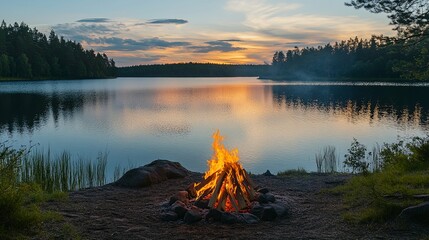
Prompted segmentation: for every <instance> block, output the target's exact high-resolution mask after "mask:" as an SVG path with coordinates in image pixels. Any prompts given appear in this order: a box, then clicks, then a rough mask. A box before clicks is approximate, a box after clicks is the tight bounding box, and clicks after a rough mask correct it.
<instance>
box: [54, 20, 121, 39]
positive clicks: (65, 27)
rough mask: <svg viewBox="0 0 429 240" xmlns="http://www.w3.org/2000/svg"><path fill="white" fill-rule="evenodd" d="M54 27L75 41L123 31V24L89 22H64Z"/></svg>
mask: <svg viewBox="0 0 429 240" xmlns="http://www.w3.org/2000/svg"><path fill="white" fill-rule="evenodd" d="M52 29H53V30H54V31H55V32H56V33H57V34H58V35H60V36H64V37H66V38H68V39H71V40H74V41H78V42H81V41H86V40H87V39H90V38H91V37H95V36H105V35H114V34H119V33H120V32H121V30H123V29H122V26H121V24H107V25H106V24H87V23H64V24H57V25H55V26H53V27H52Z"/></svg>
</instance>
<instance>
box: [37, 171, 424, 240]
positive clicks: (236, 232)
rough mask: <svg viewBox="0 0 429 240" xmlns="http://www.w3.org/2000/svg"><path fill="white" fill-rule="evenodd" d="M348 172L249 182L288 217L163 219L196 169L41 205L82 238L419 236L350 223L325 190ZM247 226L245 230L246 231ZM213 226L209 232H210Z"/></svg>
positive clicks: (389, 226)
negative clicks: (280, 204)
mask: <svg viewBox="0 0 429 240" xmlns="http://www.w3.org/2000/svg"><path fill="white" fill-rule="evenodd" d="M350 176H351V175H350V174H349V175H323V174H322V175H317V174H307V175H299V176H282V177H278V176H263V175H252V179H253V181H254V182H255V183H256V184H257V185H259V186H263V187H267V188H269V189H270V191H271V192H272V193H273V194H274V195H276V198H277V199H280V200H281V199H286V200H287V201H288V202H290V203H291V205H292V208H291V209H292V211H291V214H290V217H288V218H284V219H278V220H276V221H273V222H260V223H258V224H253V225H248V224H233V225H226V224H219V223H210V222H205V221H201V222H198V223H196V224H184V223H180V222H163V221H162V220H161V219H160V217H159V212H160V205H161V204H162V203H164V202H165V201H168V199H169V197H170V196H172V195H173V194H174V193H175V192H177V191H180V190H183V189H185V188H186V187H187V186H188V185H189V184H191V183H193V182H196V181H200V180H201V177H202V173H195V172H192V173H191V174H190V175H189V176H188V177H185V178H183V179H174V180H167V181H165V182H162V183H159V184H156V185H153V186H150V187H146V188H138V189H137V188H134V189H131V188H120V187H115V186H112V185H105V186H102V187H96V188H87V189H82V190H79V191H75V192H71V193H70V194H69V199H68V200H67V201H54V202H48V203H45V204H44V205H43V209H44V210H51V211H55V212H59V213H60V214H61V215H62V216H63V218H64V220H63V221H64V222H65V223H67V224H70V225H71V226H73V227H74V228H75V230H76V232H77V233H78V234H79V235H80V236H81V237H82V238H83V239H100V238H101V239H135V238H136V237H137V236H144V237H145V238H149V239H218V238H223V239H284V238H291V239H308V238H312V239H332V238H337V239H361V238H362V239H370V238H371V239H372V238H386V239H393V238H395V239H398V238H407V239H409V238H421V237H425V236H428V234H429V229H427V228H424V227H419V226H417V227H416V226H411V227H410V228H404V227H403V226H401V225H397V224H396V223H394V222H388V223H385V224H370V225H364V224H351V223H348V222H346V221H345V220H344V219H343V217H342V212H343V210H344V206H343V204H342V201H341V196H338V195H335V194H332V193H329V191H325V190H326V189H331V188H333V187H335V186H338V185H341V184H343V183H345V182H346V181H347V180H348V179H350ZM44 228H45V229H49V230H50V233H49V234H53V235H54V236H53V237H58V236H59V235H61V234H62V233H61V228H60V226H59V225H58V224H55V223H47V224H45V226H44ZM250 229H251V231H250ZM214 230H215V231H214Z"/></svg>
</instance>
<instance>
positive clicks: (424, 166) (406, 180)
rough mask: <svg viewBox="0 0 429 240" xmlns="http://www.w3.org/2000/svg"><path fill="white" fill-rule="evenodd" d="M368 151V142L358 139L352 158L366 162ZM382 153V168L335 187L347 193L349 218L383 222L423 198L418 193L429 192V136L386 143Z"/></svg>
mask: <svg viewBox="0 0 429 240" xmlns="http://www.w3.org/2000/svg"><path fill="white" fill-rule="evenodd" d="M365 151H366V148H365V146H363V145H362V144H360V143H359V142H357V141H356V140H355V141H354V142H353V144H352V147H351V148H350V149H349V154H348V155H349V160H353V161H354V160H356V161H357V160H360V161H362V162H363V159H364V157H365ZM353 156H354V157H353ZM379 157H380V159H381V161H382V162H381V164H379V166H380V167H379V168H378V169H379V171H375V172H374V173H368V174H364V175H358V176H355V177H353V178H352V179H351V180H350V181H349V182H348V183H347V184H345V185H343V186H340V187H337V188H336V189H335V190H334V191H335V192H339V193H342V194H344V202H345V204H346V206H347V208H348V211H347V213H345V216H344V217H345V218H346V219H348V220H351V221H357V222H374V221H376V222H383V221H386V220H389V219H392V218H394V217H396V216H397V215H398V214H399V213H400V212H401V211H402V210H403V209H404V208H406V207H409V206H411V205H416V204H419V203H421V202H422V200H420V199H418V198H416V197H414V196H416V195H424V194H429V137H425V138H420V137H415V138H413V139H411V140H410V141H408V142H406V141H404V140H400V141H398V142H397V143H393V144H384V146H383V147H382V149H381V150H380V153H379ZM377 161H378V160H377ZM357 162H359V161H357ZM357 166H360V165H359V164H357Z"/></svg>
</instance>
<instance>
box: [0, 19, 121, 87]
mask: <svg viewBox="0 0 429 240" xmlns="http://www.w3.org/2000/svg"><path fill="white" fill-rule="evenodd" d="M115 75H116V67H115V62H114V61H113V59H109V58H108V57H107V55H106V54H101V53H95V52H94V51H93V50H85V49H83V47H82V45H81V44H80V43H76V42H74V41H70V40H65V39H64V38H63V37H58V36H57V35H56V34H55V32H54V31H51V32H50V34H49V36H48V37H47V36H46V35H45V34H43V33H41V32H39V31H38V30H37V29H36V28H33V29H31V28H30V27H28V25H26V24H25V23H21V24H18V23H15V24H13V25H12V24H10V25H9V26H7V24H6V23H5V21H2V23H1V26H0V79H83V78H108V77H114V76H115Z"/></svg>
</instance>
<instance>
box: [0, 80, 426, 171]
mask: <svg viewBox="0 0 429 240" xmlns="http://www.w3.org/2000/svg"><path fill="white" fill-rule="evenodd" d="M428 90H429V85H427V84H421V85H419V86H406V85H401V86H398V85H395V84H375V85H374V84H373V85H369V84H359V85H353V84H351V83H341V84H333V83H323V84H320V83H319V84H317V83H305V82H295V83H274V82H270V81H261V80H257V79H255V78H211V79H209V78H180V79H175V78H118V79H111V80H84V81H47V82H40V83H39V82H19V83H0V140H2V141H4V140H7V139H10V140H13V144H14V145H16V146H18V145H21V144H27V145H28V144H29V142H30V141H31V142H32V143H33V144H34V143H39V144H40V146H41V147H42V148H44V149H47V148H50V149H51V151H53V152H60V151H62V150H68V151H70V152H71V153H72V154H74V155H79V156H81V157H84V158H93V159H95V157H96V155H97V153H98V152H100V151H102V152H105V151H107V152H108V153H109V157H108V159H109V166H108V167H109V168H111V172H113V167H114V166H115V165H117V164H121V165H123V166H129V165H143V164H146V163H149V162H151V161H152V160H154V159H158V158H161V159H170V160H174V161H178V162H181V163H182V164H183V165H184V166H185V167H187V168H188V169H191V170H193V171H200V172H203V171H205V169H206V160H207V159H209V158H210V156H211V143H212V138H211V135H212V133H213V132H214V131H215V130H216V129H220V131H221V133H222V135H225V136H226V142H225V143H226V145H227V146H228V147H229V148H233V147H237V148H238V149H239V152H240V157H241V159H242V163H243V165H244V167H245V168H246V169H247V170H249V171H251V172H254V173H262V172H264V171H266V170H267V169H270V170H271V171H272V172H274V173H276V172H278V171H280V170H285V169H294V168H298V167H303V168H305V169H307V170H315V169H316V165H315V160H314V155H315V154H316V153H317V152H319V151H321V150H322V149H323V147H324V146H327V145H333V146H335V147H336V148H337V153H338V155H339V156H340V157H341V160H342V156H343V155H344V154H345V152H346V150H347V148H348V147H349V146H350V143H351V141H352V140H353V138H357V139H358V140H359V141H360V142H362V143H364V144H366V145H367V146H369V147H372V146H373V145H374V144H376V143H380V144H381V143H383V142H393V141H395V140H396V139H397V136H402V137H406V136H414V135H419V136H423V135H426V134H428V132H429V94H428V93H429V91H428Z"/></svg>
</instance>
